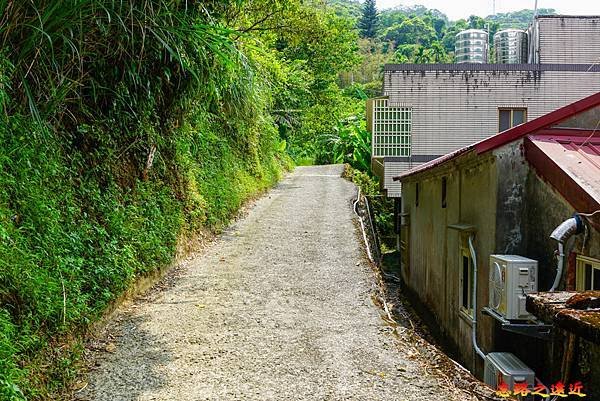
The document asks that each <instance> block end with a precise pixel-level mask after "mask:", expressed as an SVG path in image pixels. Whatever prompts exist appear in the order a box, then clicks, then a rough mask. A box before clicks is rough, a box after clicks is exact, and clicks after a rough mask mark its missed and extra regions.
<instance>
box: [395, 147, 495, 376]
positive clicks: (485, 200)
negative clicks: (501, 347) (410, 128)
mask: <svg viewBox="0 0 600 401" xmlns="http://www.w3.org/2000/svg"><path fill="white" fill-rule="evenodd" d="M463 163H464V164H463ZM463 163H461V165H460V167H454V166H452V167H448V166H447V167H444V168H440V169H437V170H434V171H432V172H431V173H428V174H426V175H425V174H423V175H421V176H418V177H416V178H415V179H414V180H410V181H408V182H407V183H405V184H404V186H403V212H404V213H408V214H409V217H408V221H409V227H408V231H409V241H410V254H409V255H408V260H409V261H410V262H409V264H408V265H405V266H403V269H402V274H403V278H404V280H405V282H406V284H407V285H408V286H409V287H410V289H411V290H413V292H414V293H416V294H418V296H419V298H420V301H421V302H423V303H424V304H425V305H426V306H427V307H428V308H429V310H430V311H431V313H432V314H433V315H434V316H435V319H436V321H437V323H438V325H439V326H440V330H441V331H442V333H444V334H445V335H446V336H447V337H448V338H449V339H450V340H451V341H452V343H453V345H454V346H455V347H456V348H457V349H458V351H459V354H460V355H459V357H460V359H461V360H462V362H463V363H465V365H466V366H468V367H471V368H472V367H473V366H475V368H476V370H477V371H479V372H481V370H482V363H481V361H479V359H478V358H477V359H475V358H474V355H473V350H472V343H471V324H472V321H471V319H470V317H469V316H467V315H465V314H464V313H461V312H460V298H459V291H460V273H461V259H460V250H461V242H462V240H463V238H464V239H465V240H466V239H467V238H468V235H469V233H468V232H466V231H460V230H457V229H455V228H452V227H450V226H453V225H456V224H459V223H461V224H466V225H472V226H474V227H475V230H476V231H475V241H474V245H475V250H476V252H477V257H478V268H479V273H478V286H479V291H478V299H477V304H478V307H477V309H478V310H480V308H481V307H482V306H485V305H486V304H487V299H488V291H487V288H488V284H487V281H488V279H487V277H488V259H489V255H490V254H491V253H492V252H493V251H494V243H495V236H494V233H495V223H496V219H495V215H496V203H497V201H496V191H495V189H494V188H495V187H496V179H497V177H496V169H495V167H494V165H495V161H494V159H493V158H492V157H489V158H485V159H484V160H469V159H468V158H467V159H464V160H463ZM443 177H446V180H447V198H446V203H447V207H446V208H442V205H441V199H442V189H441V188H442V178H443ZM417 182H418V183H419V206H416V185H417ZM478 319H479V322H480V325H479V329H478V341H479V343H480V345H481V346H482V347H483V348H484V349H488V350H491V349H492V348H491V347H492V345H493V330H494V325H493V323H492V322H490V321H489V319H485V318H482V315H481V313H479V315H478Z"/></svg>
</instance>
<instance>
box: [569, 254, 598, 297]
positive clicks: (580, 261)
mask: <svg viewBox="0 0 600 401" xmlns="http://www.w3.org/2000/svg"><path fill="white" fill-rule="evenodd" d="M585 265H591V266H592V278H591V280H590V281H591V285H592V287H593V285H594V276H595V275H596V274H600V260H598V259H594V258H590V257H588V256H583V255H577V264H576V270H575V289H576V290H577V291H586V290H590V289H595V290H600V288H585Z"/></svg>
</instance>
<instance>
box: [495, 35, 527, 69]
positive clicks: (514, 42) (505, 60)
mask: <svg viewBox="0 0 600 401" xmlns="http://www.w3.org/2000/svg"><path fill="white" fill-rule="evenodd" d="M494 53H495V59H496V63H498V64H525V63H527V55H528V42H527V32H525V31H524V30H522V29H504V30H502V31H498V32H496V33H495V34H494Z"/></svg>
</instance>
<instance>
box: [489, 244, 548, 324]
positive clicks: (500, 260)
mask: <svg viewBox="0 0 600 401" xmlns="http://www.w3.org/2000/svg"><path fill="white" fill-rule="evenodd" d="M537 271H538V263H537V261H535V260H532V259H528V258H525V257H523V256H518V255H491V256H490V287H489V307H490V308H491V309H493V310H494V311H496V312H497V313H498V314H500V315H502V316H503V317H504V318H505V319H507V320H529V319H531V318H532V316H531V314H530V313H529V312H527V310H526V309H525V301H526V294H529V293H531V292H537V281H538V274H537Z"/></svg>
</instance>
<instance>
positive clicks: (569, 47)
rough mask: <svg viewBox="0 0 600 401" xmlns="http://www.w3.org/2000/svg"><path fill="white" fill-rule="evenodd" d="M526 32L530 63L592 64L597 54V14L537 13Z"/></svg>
mask: <svg viewBox="0 0 600 401" xmlns="http://www.w3.org/2000/svg"><path fill="white" fill-rule="evenodd" d="M529 35H530V37H531V41H530V42H531V45H532V46H531V49H532V51H533V62H534V63H573V64H592V63H597V62H598V59H599V58H600V17H597V16H596V17H593V16H590V17H581V16H578V17H570V16H540V17H538V18H536V20H535V22H534V24H533V26H532V27H531V28H530V29H529Z"/></svg>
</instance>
